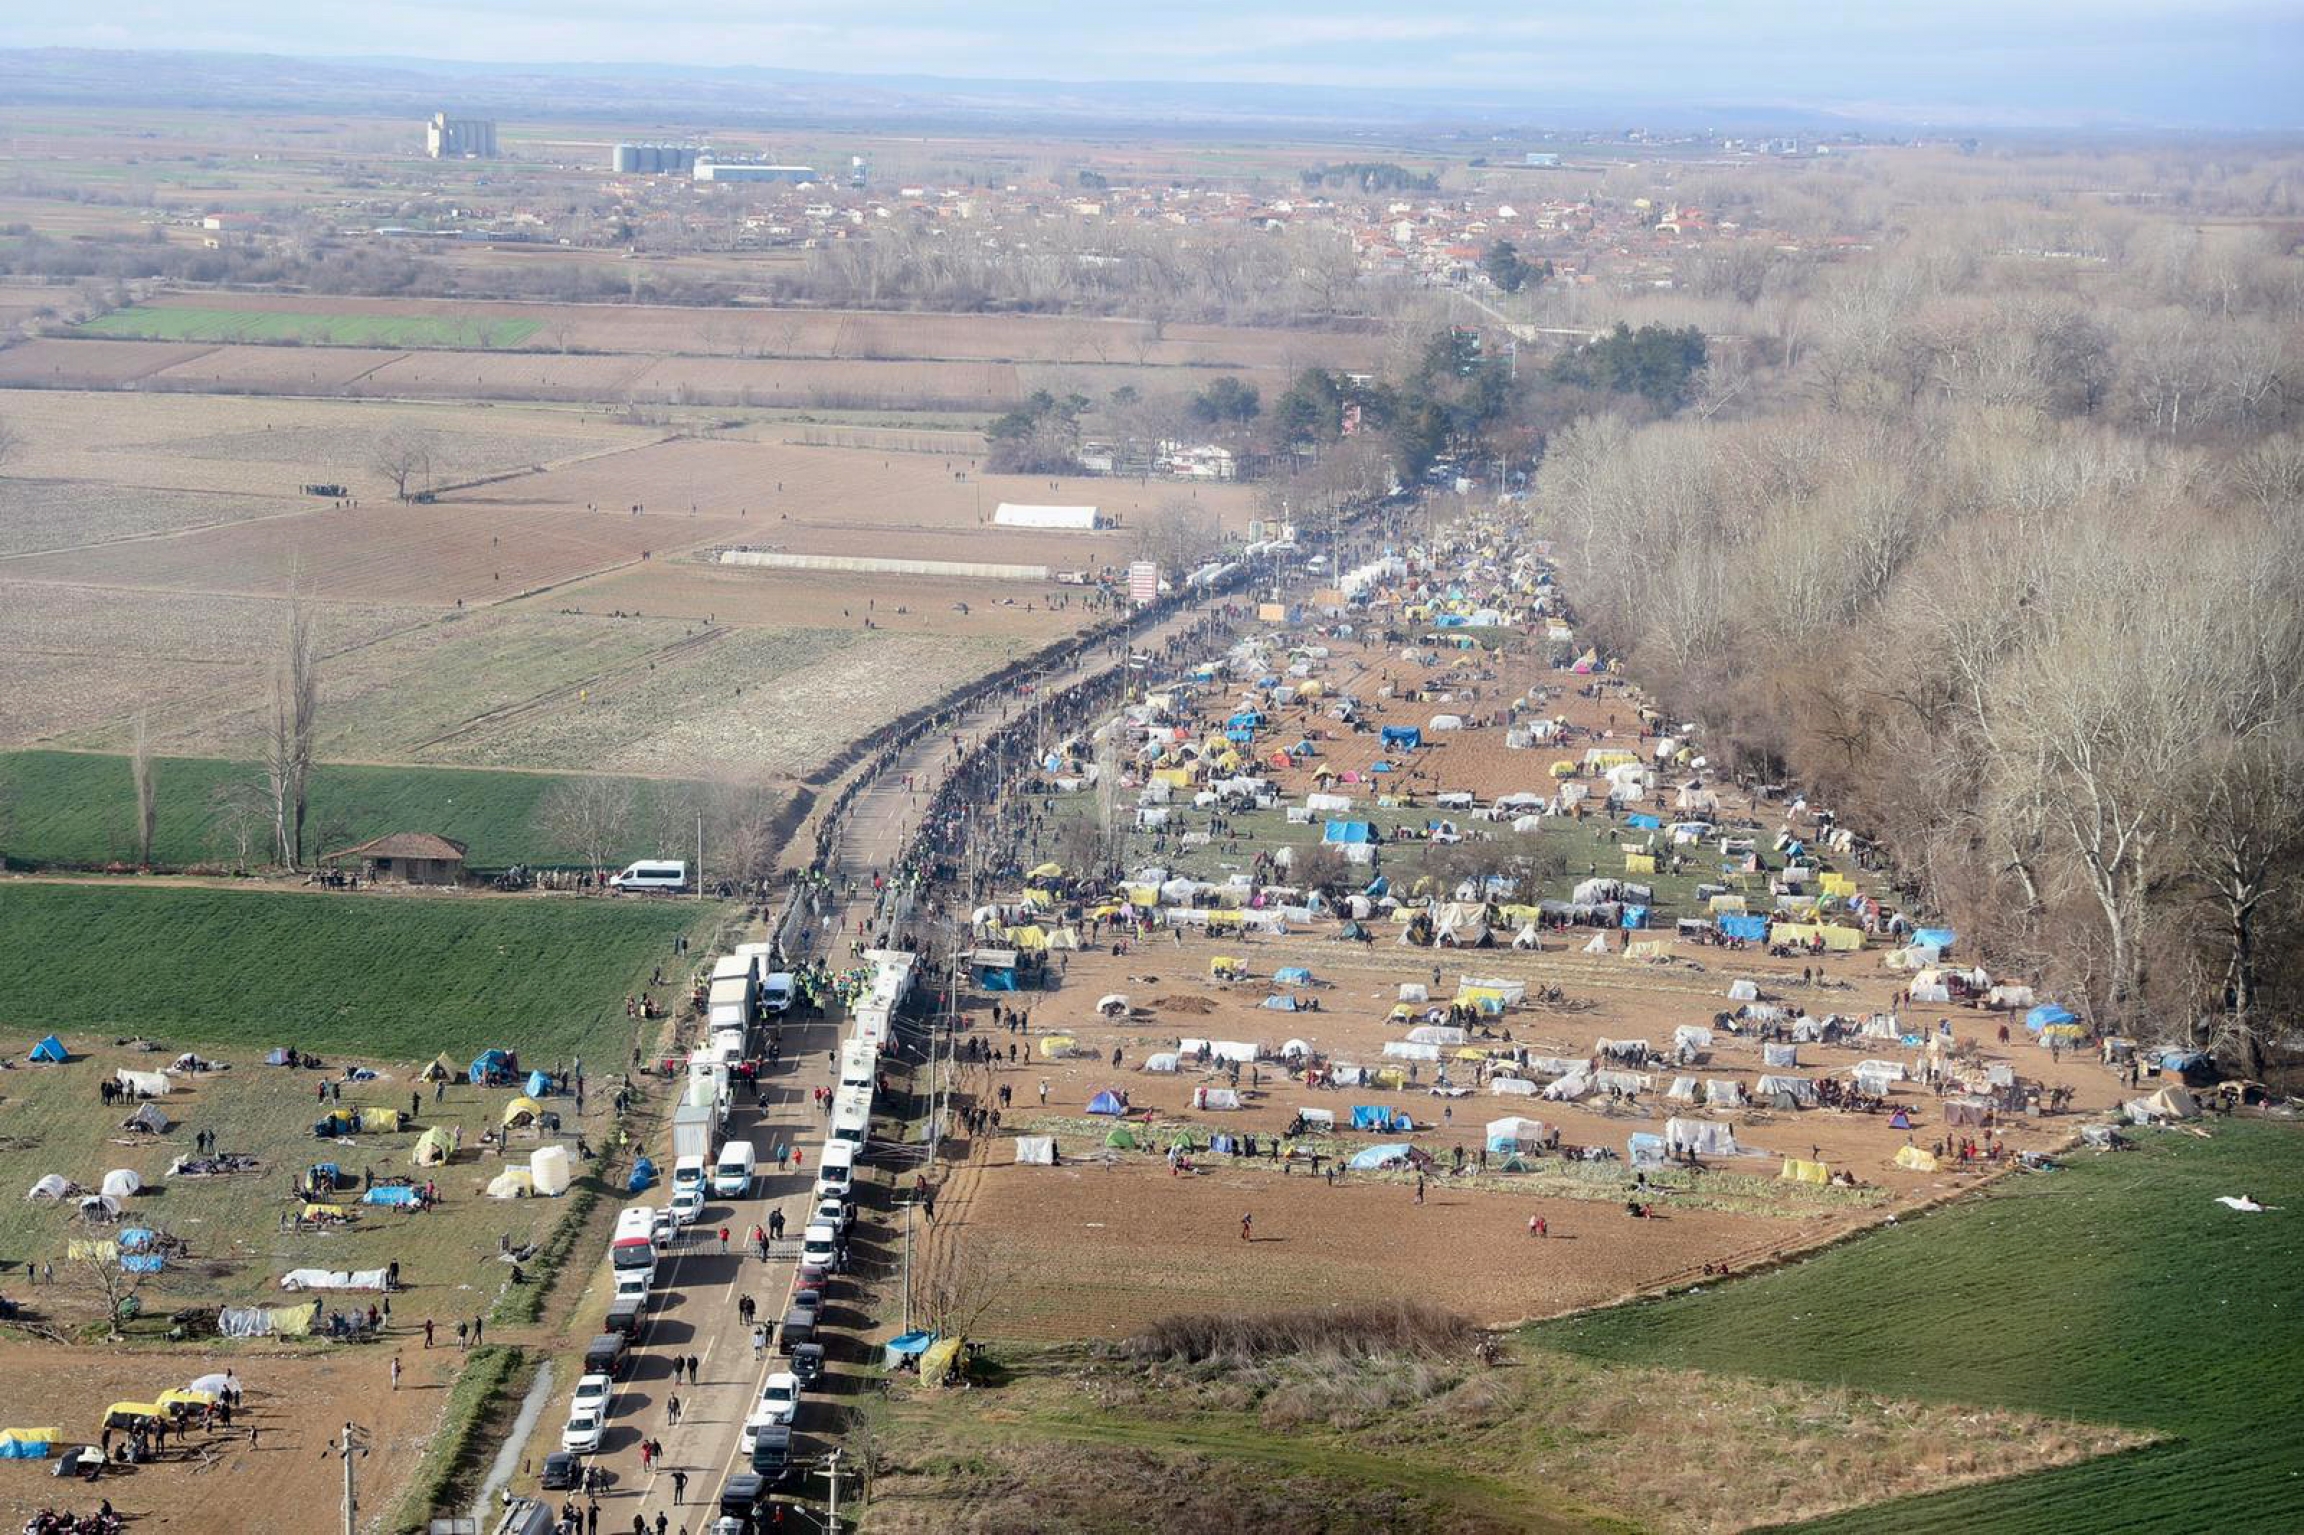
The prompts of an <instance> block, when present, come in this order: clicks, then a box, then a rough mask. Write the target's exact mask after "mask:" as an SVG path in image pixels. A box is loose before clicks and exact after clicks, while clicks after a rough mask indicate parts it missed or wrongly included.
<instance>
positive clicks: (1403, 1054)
mask: <svg viewBox="0 0 2304 1535" xmlns="http://www.w3.org/2000/svg"><path fill="white" fill-rule="evenodd" d="M1384 1053H1385V1055H1387V1056H1389V1057H1390V1058H1391V1059H1393V1060H1395V1061H1436V1060H1438V1059H1440V1047H1439V1046H1438V1045H1420V1044H1417V1043H1415V1042H1414V1041H1413V1040H1406V1039H1388V1040H1386V1041H1384Z"/></svg>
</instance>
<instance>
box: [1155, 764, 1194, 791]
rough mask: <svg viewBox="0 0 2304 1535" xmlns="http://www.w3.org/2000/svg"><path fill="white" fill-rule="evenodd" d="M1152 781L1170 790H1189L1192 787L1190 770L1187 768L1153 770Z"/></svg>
mask: <svg viewBox="0 0 2304 1535" xmlns="http://www.w3.org/2000/svg"><path fill="white" fill-rule="evenodd" d="M1152 781H1153V782H1154V783H1164V784H1166V785H1167V786H1168V787H1169V788H1171V789H1189V788H1191V787H1192V770H1191V769H1189V768H1154V769H1153V770H1152Z"/></svg>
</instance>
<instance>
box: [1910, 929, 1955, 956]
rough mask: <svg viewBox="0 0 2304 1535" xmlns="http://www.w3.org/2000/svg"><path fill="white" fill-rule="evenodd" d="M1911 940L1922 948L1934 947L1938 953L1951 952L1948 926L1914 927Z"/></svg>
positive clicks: (1950, 933) (1950, 936) (1950, 935)
mask: <svg viewBox="0 0 2304 1535" xmlns="http://www.w3.org/2000/svg"><path fill="white" fill-rule="evenodd" d="M1912 941H1913V943H1915V944H1917V945H1918V946H1919V947H1921V948H1923V949H1934V950H1935V951H1936V952H1937V954H1938V955H1945V954H1949V953H1951V952H1952V929H1950V928H1948V927H1916V928H1914V929H1912Z"/></svg>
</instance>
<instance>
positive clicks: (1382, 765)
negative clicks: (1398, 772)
mask: <svg viewBox="0 0 2304 1535" xmlns="http://www.w3.org/2000/svg"><path fill="white" fill-rule="evenodd" d="M1368 771H1369V772H1371V773H1389V772H1391V771H1392V764H1391V763H1389V762H1371V763H1369V764H1368Z"/></svg>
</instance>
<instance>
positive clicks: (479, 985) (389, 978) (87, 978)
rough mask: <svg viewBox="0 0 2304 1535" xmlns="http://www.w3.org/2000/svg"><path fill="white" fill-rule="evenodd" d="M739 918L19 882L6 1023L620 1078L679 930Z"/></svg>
mask: <svg viewBox="0 0 2304 1535" xmlns="http://www.w3.org/2000/svg"><path fill="white" fill-rule="evenodd" d="M719 913H720V908H719V907H718V906H717V904H715V903H711V902H702V903H699V902H695V901H659V900H643V899H625V898H619V897H608V896H600V897H594V898H580V897H566V898H562V897H551V896H535V897H528V898H522V899H509V900H507V899H497V898H493V897H483V896H477V895H465V896H459V895H419V894H415V893H393V894H386V893H382V892H378V893H374V894H371V893H368V892H361V893H358V894H351V893H346V892H343V891H302V890H297V891H265V890H240V889H207V888H182V887H172V886H157V885H138V884H131V883H116V882H94V881H91V882H86V883H79V882H66V883H56V882H45V881H27V880H15V881H11V882H10V883H9V885H8V888H7V899H6V900H5V901H0V1013H4V1014H5V1016H6V1017H7V1018H8V1019H9V1020H10V1022H11V1024H12V1026H13V1027H14V1029H15V1031H16V1032H18V1033H22V1034H24V1035H25V1037H24V1039H23V1040H22V1041H21V1042H15V1043H12V1045H11V1052H12V1053H13V1052H16V1051H22V1050H26V1049H29V1048H30V1046H31V1044H32V1041H33V1040H35V1039H37V1038H38V1037H39V1036H40V1035H41V1034H42V1033H45V1032H47V1031H49V1030H51V1029H54V1030H58V1031H61V1032H63V1033H64V1034H65V1035H66V1036H67V1037H68V1038H78V1037H81V1036H82V1035H83V1034H86V1033H96V1034H102V1035H103V1036H104V1037H107V1038H109V1037H111V1036H112V1035H114V1034H118V1035H134V1034H148V1035H151V1036H152V1037H154V1038H158V1039H164V1040H167V1041H169V1042H171V1043H174V1044H177V1045H178V1048H201V1049H208V1048H214V1049H240V1050H248V1049H260V1048H269V1047H272V1046H276V1045H288V1044H294V1045H296V1046H298V1047H299V1048H301V1049H304V1050H308V1051H313V1052H316V1053H319V1054H322V1055H340V1054H347V1053H350V1054H356V1055H358V1056H360V1057H361V1058H364V1059H371V1060H391V1061H403V1062H405V1061H414V1062H417V1063H418V1064H421V1063H423V1062H425V1061H429V1060H430V1059H431V1058H432V1057H433V1055H434V1054H435V1053H436V1052H438V1051H442V1050H446V1051H448V1052H449V1053H450V1054H451V1055H460V1056H461V1058H463V1059H465V1060H469V1059H471V1057H472V1055H473V1054H474V1053H475V1052H477V1051H479V1050H481V1049H484V1048H486V1047H488V1046H491V1045H496V1044H501V1043H506V1042H509V1041H517V1042H518V1045H519V1048H520V1049H521V1051H522V1053H523V1055H526V1056H535V1057H541V1058H542V1059H543V1060H544V1061H545V1062H546V1063H547V1064H548V1063H549V1061H550V1060H551V1058H552V1057H554V1056H574V1055H584V1056H587V1057H589V1058H591V1059H593V1060H595V1061H597V1062H599V1063H600V1064H601V1065H602V1067H603V1068H605V1067H607V1066H608V1065H609V1064H611V1063H614V1062H616V1061H618V1060H619V1059H620V1057H621V1055H622V1044H623V1042H624V1041H626V1040H628V1039H629V1037H630V1032H631V1024H630V1023H629V1021H628V1020H626V1018H625V1017H624V1011H623V1002H622V999H623V998H624V997H625V996H626V995H628V994H631V993H633V992H635V991H637V990H638V989H639V985H638V983H640V982H642V981H645V980H646V979H647V977H648V974H649V972H650V970H651V968H652V967H654V966H655V965H656V964H658V963H663V964H664V965H665V966H666V968H667V970H668V971H669V970H670V969H671V968H672V966H671V963H670V959H671V952H672V949H671V945H672V940H673V938H674V936H675V935H677V934H680V933H684V932H690V931H692V930H694V929H697V928H698V927H699V926H705V925H709V924H711V923H712V922H714V921H715V920H716V919H717V917H718V915H719ZM159 956H167V961H166V962H165V963H158V962H153V961H155V960H156V959H157V957H159ZM89 1102H90V1104H91V1110H92V1109H93V1103H94V1093H93V1088H91V1090H90V1098H89Z"/></svg>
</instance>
